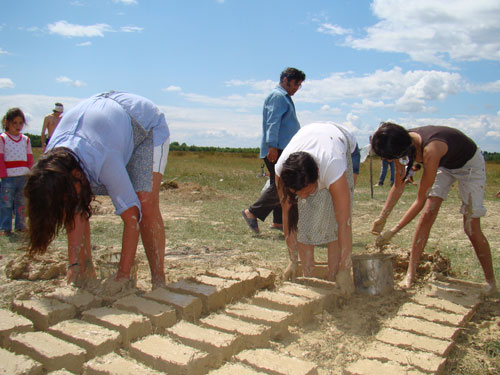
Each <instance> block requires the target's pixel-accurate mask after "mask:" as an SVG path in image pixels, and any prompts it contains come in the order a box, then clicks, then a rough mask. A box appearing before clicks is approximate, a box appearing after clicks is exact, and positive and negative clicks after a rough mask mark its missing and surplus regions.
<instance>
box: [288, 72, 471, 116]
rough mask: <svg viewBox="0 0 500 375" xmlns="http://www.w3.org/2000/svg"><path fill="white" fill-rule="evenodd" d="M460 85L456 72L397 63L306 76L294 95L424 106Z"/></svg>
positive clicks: (370, 105)
mask: <svg viewBox="0 0 500 375" xmlns="http://www.w3.org/2000/svg"><path fill="white" fill-rule="evenodd" d="M461 88H462V78H461V76H460V75H459V74H458V73H448V72H442V71H434V70H431V71H424V70H414V71H408V72H403V70H402V69H401V68H399V67H395V68H393V69H391V70H387V71H385V70H377V71H375V72H374V73H372V74H366V75H363V76H354V75H353V73H352V72H341V73H334V74H332V75H330V76H329V77H327V78H325V79H322V80H306V81H305V82H304V84H303V85H302V89H301V90H300V91H298V92H297V94H296V99H297V100H301V101H305V102H308V103H329V102H336V101H339V100H344V99H350V100H356V101H358V102H359V101H361V102H360V103H359V104H358V105H357V108H358V109H361V108H362V105H363V104H364V106H365V108H374V107H384V106H385V107H387V106H391V105H392V106H397V107H398V109H399V110H401V111H405V112H414V111H418V110H424V109H425V106H426V103H427V102H428V101H434V100H444V99H445V98H446V97H448V96H450V95H454V94H457V93H458V92H459V91H460V89H461Z"/></svg>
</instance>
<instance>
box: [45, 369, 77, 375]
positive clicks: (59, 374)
mask: <svg viewBox="0 0 500 375" xmlns="http://www.w3.org/2000/svg"><path fill="white" fill-rule="evenodd" d="M47 375H73V373H72V372H70V371H68V370H57V371H52V372H49V373H48V374H47Z"/></svg>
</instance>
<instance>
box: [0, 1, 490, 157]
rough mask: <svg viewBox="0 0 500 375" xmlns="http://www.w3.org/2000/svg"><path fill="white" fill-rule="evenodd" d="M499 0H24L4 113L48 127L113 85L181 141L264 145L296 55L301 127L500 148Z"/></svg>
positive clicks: (15, 21) (3, 28)
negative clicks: (271, 110)
mask: <svg viewBox="0 0 500 375" xmlns="http://www.w3.org/2000/svg"><path fill="white" fill-rule="evenodd" d="M498 20H500V2H498V0H476V1H470V0H454V1H452V2H451V1H448V0H374V1H363V0H310V1H303V0H182V1H181V0H175V1H174V0H67V1H63V0H45V1H38V0H16V1H6V2H4V3H3V4H2V13H1V16H0V113H4V112H5V111H6V110H7V109H8V108H10V107H13V106H19V107H21V108H22V109H23V110H24V111H25V113H26V115H27V117H28V123H29V125H28V128H27V129H26V130H25V132H29V133H39V132H40V130H41V126H42V122H43V117H44V116H45V115H46V114H48V113H50V112H51V110H52V108H53V104H54V102H56V101H61V102H63V103H64V105H65V107H66V109H69V108H70V107H71V106H73V105H74V104H75V103H77V102H78V101H79V100H81V99H84V98H87V97H89V96H91V95H93V94H95V93H98V92H102V91H108V90H122V91H130V92H134V93H136V94H139V95H143V96H146V97H148V98H149V99H151V100H152V101H153V102H155V103H156V104H157V105H158V106H159V107H160V108H161V109H162V110H163V111H164V112H165V115H166V117H167V121H168V123H169V126H170V128H171V132H172V140H173V141H178V142H181V143H182V142H186V143H187V144H196V145H209V146H230V147H258V146H259V144H260V136H261V122H262V118H261V114H262V104H263V101H264V99H265V97H266V96H267V95H268V94H269V92H270V91H271V90H272V88H273V87H274V86H275V85H276V84H277V82H278V79H279V74H280V72H281V71H282V70H283V69H284V68H285V67H287V66H293V67H297V68H299V69H301V70H303V71H304V72H305V73H306V75H307V79H306V81H305V82H304V84H303V85H302V89H301V90H299V91H298V93H297V94H296V95H295V96H294V97H293V99H294V102H295V105H296V109H297V115H298V117H299V121H300V122H301V124H302V125H306V124H308V123H310V122H313V121H318V120H326V121H336V122H339V123H342V124H344V125H346V126H348V127H350V128H351V129H352V130H353V132H354V134H355V135H356V137H357V138H358V142H359V144H360V145H361V146H363V145H365V144H367V143H368V137H369V135H370V134H371V133H373V131H374V130H375V129H376V128H377V126H378V124H379V123H380V121H387V120H390V121H394V122H397V123H400V124H402V125H404V126H406V127H408V128H409V127H414V126H420V125H427V124H436V125H448V126H453V127H456V128H458V129H461V130H462V131H464V132H465V133H466V134H468V135H469V136H470V137H472V138H473V139H474V140H475V141H476V142H477V143H478V144H479V146H480V147H481V148H482V149H483V150H487V151H490V152H491V151H496V152H500V22H498Z"/></svg>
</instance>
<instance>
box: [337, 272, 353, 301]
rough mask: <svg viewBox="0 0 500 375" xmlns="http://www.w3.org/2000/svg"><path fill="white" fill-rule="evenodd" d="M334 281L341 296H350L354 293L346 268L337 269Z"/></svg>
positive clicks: (349, 274)
mask: <svg viewBox="0 0 500 375" xmlns="http://www.w3.org/2000/svg"><path fill="white" fill-rule="evenodd" d="M335 282H336V283H337V286H338V287H339V289H340V294H342V295H343V296H350V295H351V294H353V293H354V282H353V280H352V277H351V273H350V272H349V271H348V270H345V269H344V270H339V272H338V273H337V277H336V279H335Z"/></svg>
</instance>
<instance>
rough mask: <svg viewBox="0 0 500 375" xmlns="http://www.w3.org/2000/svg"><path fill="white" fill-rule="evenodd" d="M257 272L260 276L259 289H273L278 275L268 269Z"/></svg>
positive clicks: (259, 269)
mask: <svg viewBox="0 0 500 375" xmlns="http://www.w3.org/2000/svg"><path fill="white" fill-rule="evenodd" d="M255 271H256V272H257V273H258V274H259V278H258V279H257V289H265V288H267V289H273V288H274V282H275V281H276V274H275V273H274V272H273V271H271V270H268V269H267V268H256V269H255Z"/></svg>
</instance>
